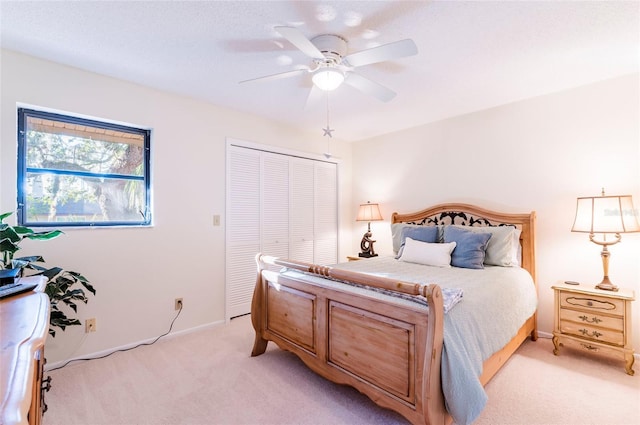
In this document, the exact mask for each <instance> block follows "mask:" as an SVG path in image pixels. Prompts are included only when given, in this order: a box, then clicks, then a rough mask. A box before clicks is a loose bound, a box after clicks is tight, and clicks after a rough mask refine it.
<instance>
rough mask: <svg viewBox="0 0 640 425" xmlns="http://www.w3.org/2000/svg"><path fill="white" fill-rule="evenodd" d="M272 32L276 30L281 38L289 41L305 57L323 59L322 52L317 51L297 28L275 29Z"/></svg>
mask: <svg viewBox="0 0 640 425" xmlns="http://www.w3.org/2000/svg"><path fill="white" fill-rule="evenodd" d="M274 30H276V31H277V32H278V33H279V34H280V35H281V36H283V37H284V38H286V39H287V40H289V42H290V43H291V44H293V45H294V46H296V47H297V48H298V49H300V50H301V51H302V53H304V54H305V55H307V56H309V57H311V58H314V59H322V60H324V59H325V57H324V55H323V54H322V52H321V51H320V50H318V48H317V47H316V46H314V45H313V43H312V42H311V41H309V39H308V38H307V37H305V36H304V34H302V32H301V31H300V30H299V29H298V28H295V27H275V28H274Z"/></svg>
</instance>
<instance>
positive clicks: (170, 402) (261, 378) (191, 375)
mask: <svg viewBox="0 0 640 425" xmlns="http://www.w3.org/2000/svg"><path fill="white" fill-rule="evenodd" d="M252 346H253V329H252V327H251V322H250V318H249V316H244V317H241V318H237V319H234V320H232V321H231V323H230V324H229V325H224V326H222V325H221V326H217V327H213V328H209V329H205V330H200V331H197V332H193V333H190V334H186V335H180V336H177V337H175V338H170V339H164V340H160V341H158V342H157V343H156V344H154V345H152V346H143V347H140V348H137V349H135V350H131V351H127V352H122V353H116V354H114V355H112V356H110V357H107V358H105V359H100V360H92V361H87V362H78V363H72V364H70V365H68V366H66V367H64V368H62V369H59V370H55V371H51V372H49V374H50V375H51V376H52V379H53V381H52V389H51V391H50V392H49V393H47V395H46V402H47V404H48V406H49V410H48V412H47V413H46V414H45V415H44V425H93V424H95V425H102V424H104V425H119V424H122V425H129V424H167V425H169V424H193V425H196V424H229V425H232V424H317V425H324V424H372V425H375V424H389V425H392V424H406V423H407V421H406V420H405V419H404V418H402V417H401V416H399V415H397V414H396V413H394V412H391V411H389V410H386V409H382V408H380V407H378V406H376V405H375V404H374V403H373V402H372V401H370V400H369V399H368V398H367V397H366V396H364V395H362V394H360V393H359V392H358V391H356V390H354V389H352V388H349V387H345V386H341V385H336V384H333V383H331V382H329V381H327V380H325V379H323V378H321V377H319V376H317V375H316V374H314V373H313V372H311V371H310V370H309V369H308V368H307V367H306V366H305V365H304V364H303V363H302V362H301V361H300V360H299V359H298V358H297V357H295V356H294V355H292V354H290V353H287V352H284V351H282V350H280V349H278V348H277V347H276V346H275V345H274V344H273V343H270V344H269V347H268V349H267V352H266V353H265V354H263V355H261V356H258V357H254V358H252V357H250V356H249V353H250V351H251V348H252ZM636 369H637V367H636ZM639 375H640V371H639V372H638V373H637V374H636V376H629V375H627V374H625V373H624V367H623V362H622V361H615V360H609V359H603V358H596V357H592V356H587V355H583V354H582V353H580V352H577V351H573V350H571V349H569V348H562V349H561V353H560V355H559V356H554V355H553V353H552V344H551V341H550V340H549V339H543V338H540V339H538V341H536V342H531V341H526V342H525V343H524V344H523V345H522V346H521V347H520V348H519V349H518V351H517V352H516V353H515V354H514V355H513V356H512V358H511V359H510V360H509V361H508V363H507V364H506V365H505V367H504V368H503V369H502V370H501V371H500V372H499V373H498V374H497V375H496V376H495V377H494V378H493V380H492V381H491V382H489V384H488V385H487V387H486V389H487V393H488V395H489V402H488V404H487V406H486V408H485V409H484V411H483V412H482V414H481V415H480V417H479V418H478V419H477V421H476V422H475V424H479V425H489V424H491V425H494V424H511V425H516V424H518V425H525V424H565V425H568V424H599V425H601V424H611V425H627V424H629V425H631V424H640V376H639Z"/></svg>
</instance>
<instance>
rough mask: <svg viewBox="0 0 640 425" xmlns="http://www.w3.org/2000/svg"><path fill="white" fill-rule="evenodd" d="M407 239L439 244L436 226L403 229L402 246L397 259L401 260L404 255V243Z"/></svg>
mask: <svg viewBox="0 0 640 425" xmlns="http://www.w3.org/2000/svg"><path fill="white" fill-rule="evenodd" d="M406 238H411V239H413V240H414V241H420V242H427V243H436V242H438V228H437V227H436V226H416V227H405V228H404V229H402V236H401V237H400V243H401V245H400V248H399V249H398V255H397V256H396V258H400V256H401V255H402V250H403V248H404V241H405V239H406Z"/></svg>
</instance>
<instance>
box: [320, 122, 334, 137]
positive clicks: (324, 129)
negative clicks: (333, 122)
mask: <svg viewBox="0 0 640 425" xmlns="http://www.w3.org/2000/svg"><path fill="white" fill-rule="evenodd" d="M322 131H324V134H323V135H322V136H323V137H324V136H329V137H333V134H331V133H332V132H333V131H334V129H333V128H330V127H329V124H327V128H323V129H322Z"/></svg>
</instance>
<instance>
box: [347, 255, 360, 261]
mask: <svg viewBox="0 0 640 425" xmlns="http://www.w3.org/2000/svg"><path fill="white" fill-rule="evenodd" d="M362 258H363V257H358V256H357V255H347V261H358V260H362Z"/></svg>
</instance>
